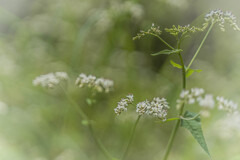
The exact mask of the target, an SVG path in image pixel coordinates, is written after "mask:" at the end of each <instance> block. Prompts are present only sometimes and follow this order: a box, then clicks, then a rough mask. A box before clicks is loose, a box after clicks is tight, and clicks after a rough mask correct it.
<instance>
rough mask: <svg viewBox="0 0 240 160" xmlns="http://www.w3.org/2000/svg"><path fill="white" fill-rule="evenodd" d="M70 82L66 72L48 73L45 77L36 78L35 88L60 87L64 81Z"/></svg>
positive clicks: (34, 81)
mask: <svg viewBox="0 0 240 160" xmlns="http://www.w3.org/2000/svg"><path fill="white" fill-rule="evenodd" d="M66 80H68V75H67V73H65V72H56V73H48V74H45V75H41V76H38V77H36V78H35V79H34V80H33V85H34V86H42V87H46V88H53V87H55V86H56V85H58V84H59V83H60V82H62V81H66Z"/></svg>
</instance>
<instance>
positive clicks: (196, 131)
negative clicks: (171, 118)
mask: <svg viewBox="0 0 240 160" xmlns="http://www.w3.org/2000/svg"><path fill="white" fill-rule="evenodd" d="M197 115H198V114H197V113H193V112H189V111H186V112H185V113H184V118H187V119H188V120H186V119H181V126H182V127H184V128H186V129H187V130H188V131H190V132H191V134H192V135H193V137H194V138H195V140H197V142H198V143H199V145H200V146H201V147H202V148H203V150H204V151H205V152H206V153H207V154H208V155H209V157H210V158H211V155H210V153H209V150H208V147H207V144H206V142H205V138H204V136H203V132H202V127H201V119H200V118H199V117H197ZM194 117H195V118H194ZM191 118H192V119H191Z"/></svg>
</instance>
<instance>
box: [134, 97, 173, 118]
mask: <svg viewBox="0 0 240 160" xmlns="http://www.w3.org/2000/svg"><path fill="white" fill-rule="evenodd" d="M168 109H169V106H168V103H167V101H166V99H165V98H159V97H155V98H153V100H152V101H151V102H149V101H148V100H146V101H143V102H139V103H138V104H137V110H136V112H137V113H138V114H139V115H143V114H147V115H150V116H153V117H156V118H159V119H161V120H162V121H165V120H166V116H167V112H168Z"/></svg>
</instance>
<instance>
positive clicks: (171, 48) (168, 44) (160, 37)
mask: <svg viewBox="0 0 240 160" xmlns="http://www.w3.org/2000/svg"><path fill="white" fill-rule="evenodd" d="M145 34H150V35H152V36H155V37H157V38H158V39H160V40H161V41H162V42H163V43H164V44H165V45H166V46H168V47H169V48H170V49H174V48H173V47H172V46H171V45H170V44H168V43H167V42H166V41H165V40H164V39H162V38H161V37H160V36H158V35H156V34H153V33H147V32H145Z"/></svg>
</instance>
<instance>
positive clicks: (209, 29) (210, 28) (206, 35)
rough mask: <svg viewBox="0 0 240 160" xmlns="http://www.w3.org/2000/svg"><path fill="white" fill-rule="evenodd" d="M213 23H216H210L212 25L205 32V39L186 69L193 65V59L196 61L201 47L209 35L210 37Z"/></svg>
mask: <svg viewBox="0 0 240 160" xmlns="http://www.w3.org/2000/svg"><path fill="white" fill-rule="evenodd" d="M213 25H214V23H212V24H211V25H210V27H209V28H208V31H207V33H206V34H205V36H204V38H203V40H202V42H201V44H200V45H199V47H198V49H197V51H196V52H195V54H194V56H193V58H192V60H191V61H190V63H189V65H188V67H187V69H186V70H188V69H189V68H190V67H191V65H192V63H193V61H194V60H195V58H196V57H197V55H198V53H199V51H200V49H201V48H202V46H203V43H204V42H205V40H206V39H207V37H208V35H209V33H210V31H211V30H212V28H213Z"/></svg>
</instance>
